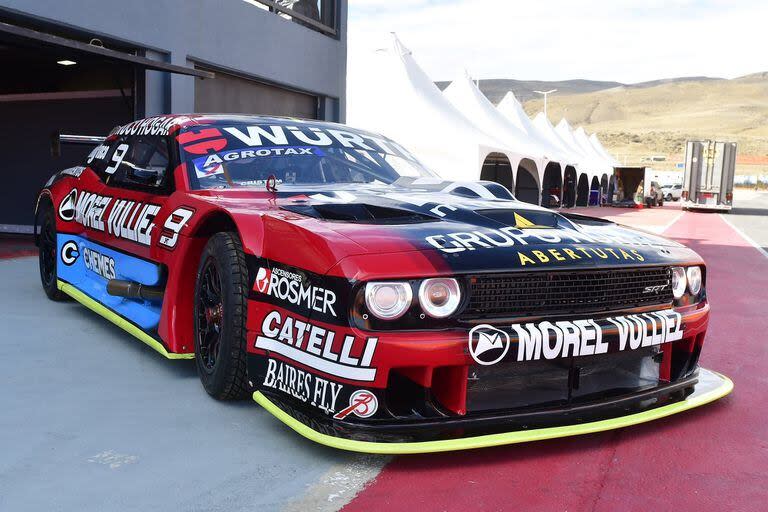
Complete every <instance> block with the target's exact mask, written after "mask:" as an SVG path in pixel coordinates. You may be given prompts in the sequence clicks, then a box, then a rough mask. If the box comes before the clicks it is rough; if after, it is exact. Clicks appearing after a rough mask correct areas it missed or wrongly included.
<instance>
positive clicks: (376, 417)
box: [248, 301, 733, 453]
mask: <svg viewBox="0 0 768 512" xmlns="http://www.w3.org/2000/svg"><path fill="white" fill-rule="evenodd" d="M654 314H655V313H649V314H644V315H645V317H647V318H646V319H647V320H651V316H652V315H654ZM658 315H661V313H659V314H657V316H656V317H654V318H655V319H656V320H660V317H659V316H658ZM675 315H677V317H678V319H679V321H678V322H677V323H675V322H672V323H670V322H666V321H665V322H661V323H658V322H655V321H654V322H652V323H653V325H654V326H656V327H655V330H652V331H642V332H646V334H648V333H654V332H655V333H657V334H658V333H659V327H660V326H661V325H662V324H663V325H664V329H662V331H664V334H665V335H674V334H676V336H671V337H670V338H669V339H666V338H664V336H662V337H661V338H659V339H656V338H655V337H653V336H651V335H648V336H645V335H643V344H642V345H641V346H637V347H636V348H633V349H632V350H620V349H619V345H620V343H619V338H620V337H621V336H624V339H625V340H628V339H629V338H627V337H626V335H627V331H625V332H624V334H623V335H621V336H620V333H621V329H619V327H620V324H622V325H625V326H627V325H629V323H628V321H627V322H618V321H615V320H616V319H619V318H624V319H625V320H626V319H627V318H629V317H626V316H625V317H611V318H613V319H614V321H611V318H601V319H597V320H595V322H593V323H592V325H593V326H594V327H595V328H598V329H600V331H601V332H602V336H603V342H605V343H607V347H608V350H607V352H606V351H605V350H604V351H603V352H601V353H600V354H599V355H598V352H597V350H596V349H595V351H594V355H589V354H586V355H585V354H581V355H579V353H575V354H572V355H570V356H568V354H567V353H565V354H564V356H563V357H559V356H558V357H554V358H549V359H547V358H544V357H543V352H542V358H538V357H536V358H533V359H530V360H529V359H527V356H525V357H523V358H522V359H521V356H522V354H523V352H522V346H528V342H529V341H530V339H532V338H530V339H529V340H528V341H526V342H523V341H521V338H520V337H519V335H520V332H521V330H520V329H517V334H511V336H510V344H509V347H517V348H510V349H509V351H508V352H504V353H505V354H506V356H504V355H502V356H501V357H500V358H499V359H497V360H495V361H494V362H492V363H488V362H487V361H486V362H483V363H481V362H480V361H479V360H477V359H474V358H475V355H476V354H475V353H474V352H473V348H472V347H473V344H472V341H471V340H472V339H473V338H472V336H473V335H472V333H471V332H472V331H470V333H469V337H470V342H469V345H468V341H467V337H466V336H467V335H466V334H465V335H464V336H463V337H462V336H457V333H431V334H429V333H427V336H429V337H425V338H419V336H418V335H419V334H423V333H413V332H411V333H393V334H388V333H387V334H386V335H385V334H384V333H377V334H378V338H377V339H378V341H377V344H376V350H375V357H373V359H372V361H373V363H372V365H371V367H370V368H368V367H364V368H359V367H355V368H350V367H347V366H340V365H330V363H329V362H328V361H327V360H324V361H322V362H323V363H324V364H323V365H320V364H319V363H320V362H321V361H319V360H318V358H317V357H315V358H314V359H308V358H307V357H308V356H306V354H304V353H300V352H299V346H300V340H299V339H298V338H297V339H296V340H294V339H290V338H286V340H287V341H288V342H295V345H290V344H289V343H286V346H285V347H283V346H282V344H281V343H282V342H280V340H279V339H271V340H267V341H269V344H265V342H264V340H263V338H262V337H261V336H259V335H258V333H255V332H254V333H252V334H251V336H252V337H253V340H252V341H251V342H250V343H251V344H252V346H253V347H254V350H252V351H251V353H249V358H248V362H249V368H248V371H249V378H251V379H252V380H253V382H254V385H255V386H257V388H256V389H258V391H257V392H256V393H255V394H254V399H255V400H256V401H257V402H258V403H260V404H261V405H263V406H264V407H265V408H267V409H268V410H269V411H270V412H271V413H273V414H274V415H276V416H277V417H278V418H279V419H280V420H281V421H283V422H285V423H286V424H288V425H289V426H290V427H291V428H293V429H294V430H296V431H298V432H299V433H301V434H302V435H304V436H305V437H308V438H310V439H312V440H315V441H317V442H320V443H323V444H327V445H329V446H334V447H338V448H342V449H348V450H356V451H364V452H375V453H417V452H425V451H446V450H456V449H465V448H477V447H482V446H493V445H498V444H507V443H517V442H524V441H531V440H538V439H547V438H552V437H562V436H568V435H576V434H581V433H589V432H596V431H600V430H607V429H611V428H619V427H623V426H627V425H631V424H635V423H642V422H645V421H650V420H652V419H656V418H660V417H664V416H668V415H670V414H674V413H677V412H681V411H683V410H687V409H690V408H693V407H697V406H699V405H703V404H705V403H708V402H710V401H712V400H715V399H717V398H720V397H722V396H724V395H726V394H728V393H729V392H730V391H731V389H732V387H733V385H732V383H731V382H730V380H728V379H727V378H725V377H723V376H721V375H718V374H716V373H714V372H711V371H708V370H704V369H700V368H699V367H698V357H699V354H700V351H701V348H702V345H703V341H704V336H705V333H706V328H707V324H708V317H709V305H708V303H707V302H706V301H703V302H701V303H699V304H696V305H688V306H683V307H681V308H678V309H676V310H675V311H674V312H671V313H669V314H667V316H666V318H667V319H671V318H673V317H674V316H675ZM283 316H285V315H283ZM635 316H636V317H637V316H638V315H635ZM661 316H664V315H661ZM273 317H274V318H277V314H276V313H273ZM635 320H638V318H635ZM574 322H577V321H576V320H574ZM560 324H563V325H562V332H563V335H565V334H564V333H566V331H567V329H566V324H567V325H572V324H573V323H572V322H568V321H564V322H558V325H560ZM264 325H266V326H267V328H268V330H270V331H271V332H272V334H273V336H274V333H276V332H277V330H278V329H277V325H278V324H277V323H269V322H267V323H265V324H264ZM573 325H575V324H573ZM639 325H643V324H642V323H640V322H639ZM645 325H648V326H649V325H650V323H648V324H645ZM572 328H573V327H572ZM678 328H679V329H678ZM280 330H281V334H280V335H279V336H287V331H285V329H284V327H281V329H280ZM473 330H474V329H473ZM548 332H549V331H548ZM640 332H641V331H638V330H636V331H635V334H638V333H640ZM366 334H367V333H366ZM440 335H442V336H443V338H438V336H440ZM629 337H630V338H632V337H633V336H632V335H630V336H629ZM307 338H308V339H312V336H311V335H307ZM316 339H318V338H317V337H316ZM549 339H550V341H552V340H554V338H553V337H552V336H550V338H549ZM558 339H559V338H558ZM563 339H565V338H563ZM583 339H587V338H586V335H584V336H583ZM345 340H346V341H351V340H352V335H348V336H346V337H345ZM357 340H358V341H362V340H366V345H365V346H369V345H368V344H367V340H368V338H365V337H362V336H359V337H358V338H357ZM653 340H656V341H653ZM326 341H327V340H326ZM346 341H345V342H344V343H343V344H337V345H333V344H332V343H331V342H327V343H326V344H325V347H328V355H329V357H330V358H331V359H333V360H337V359H338V360H339V361H341V360H342V359H343V358H342V357H341V355H340V354H341V353H334V350H338V347H339V346H340V345H345V346H346ZM638 341H639V339H638ZM646 341H647V342H649V343H648V344H647V345H646ZM605 343H604V344H603V349H605V348H606V347H605ZM320 345H321V344H320V342H319V341H318V342H317V343H316V352H320V350H319V349H320ZM550 345H551V343H550ZM303 346H305V345H303ZM303 346H302V347H303ZM334 347H336V348H334ZM358 348H362V347H358ZM583 348H584V346H582V349H583ZM627 348H629V347H628V346H627ZM342 352H343V351H342ZM323 353H324V352H323ZM350 353H355V354H359V353H360V352H350ZM371 353H373V352H371ZM491 353H492V352H491ZM525 353H526V354H527V352H525ZM565 356H568V357H565ZM363 359H364V358H363V357H361V358H360V360H361V361H362V360H363ZM473 359H474V360H473ZM312 364H314V365H315V366H314V367H313V366H311V365H312ZM340 369H341V370H344V371H350V372H353V373H347V375H346V376H352V377H357V376H361V377H366V376H368V373H361V371H362V372H369V373H372V374H371V375H370V380H369V381H367V382H358V381H354V380H349V379H345V378H344V377H345V375H342V373H343V372H342V371H339V370H340ZM333 372H336V373H337V375H334V374H333ZM358 393H362V396H363V398H367V399H368V400H369V401H370V402H371V403H372V404H373V405H372V406H371V408H370V409H367V408H366V407H365V406H363V407H362V409H358V408H357V407H356V405H359V404H358V403H357V400H358V399H359V398H360V395H358ZM350 410H351V411H352V412H353V413H349V411H350ZM370 411H373V412H371V414H365V413H366V412H370ZM358 413H360V414H358Z"/></svg>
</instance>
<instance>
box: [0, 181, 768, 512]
mask: <svg viewBox="0 0 768 512" xmlns="http://www.w3.org/2000/svg"><path fill="white" fill-rule="evenodd" d="M742 199H743V201H742ZM736 202H737V204H739V206H740V208H744V210H745V211H744V212H741V211H738V210H737V211H734V212H733V214H731V215H729V216H722V217H721V216H720V215H716V214H715V215H713V214H705V213H685V214H682V213H681V211H680V210H679V208H677V207H675V206H674V205H671V206H669V207H665V208H663V209H655V210H650V211H648V210H617V209H608V208H602V209H599V208H598V209H590V211H589V213H594V214H597V215H602V216H611V217H612V218H613V219H614V220H617V221H619V222H623V223H627V224H633V225H640V226H643V227H644V228H646V229H649V230H651V231H655V232H665V234H666V235H669V236H673V237H675V238H677V239H680V240H682V241H684V242H685V243H688V244H690V245H691V246H693V247H694V248H695V249H696V250H698V251H699V252H700V253H701V254H702V255H703V256H704V257H705V259H706V260H707V262H708V265H709V283H708V290H709V294H710V299H711V301H712V304H713V317H712V323H711V327H710V332H709V335H708V337H707V343H706V345H705V352H704V355H703V363H704V364H705V365H707V366H709V367H712V368H714V369H717V370H720V371H723V372H724V373H727V374H728V375H729V376H731V377H732V378H733V379H734V381H735V383H736V390H735V392H734V394H733V395H732V396H730V397H729V398H727V399H725V400H723V401H721V402H719V403H716V404H712V405H710V406H707V407H706V408H703V409H700V410H697V411H691V412H689V413H685V414H684V415H680V416H678V417H674V418H669V419H666V420H661V421H657V422H655V423H652V424H647V425H642V426H637V427H632V428H629V429H624V430H619V431H613V432H607V433H602V434H595V435H589V436H582V437H577V438H571V439H561V440H554V441H548V442H540V443H532V444H528V445H516V446H509V447H505V448H495V449H487V450H476V451H471V452H464V453H451V454H440V455H423V456H411V457H399V458H395V459H394V460H392V461H391V462H390V463H389V464H388V465H387V466H386V467H385V468H384V469H383V471H381V472H380V470H381V467H382V466H383V465H384V464H385V463H386V462H388V459H386V458H383V457H377V456H370V457H368V456H358V455H352V454H347V453H344V452H338V451H333V450H330V449H325V448H323V447H320V446H317V445H314V444H312V443H309V442H307V441H304V440H303V439H302V438H300V437H298V436H297V435H295V434H293V433H292V432H290V431H289V430H288V429H287V428H285V427H283V426H282V425H281V424H279V423H278V422H276V421H275V420H274V419H273V418H271V417H270V416H269V415H268V414H267V413H266V412H265V411H263V410H261V409H260V408H259V407H258V406H257V405H255V404H251V403H240V404H221V403H217V402H215V401H213V400H211V399H209V398H208V397H207V395H205V393H204V392H203V390H202V389H201V387H200V385H199V384H198V382H197V377H196V375H195V371H194V367H193V365H192V364H191V362H190V361H166V360H164V359H163V358H162V357H160V356H159V355H157V354H156V353H154V352H153V351H152V350H150V349H148V348H146V347H145V346H144V345H143V344H141V343H139V342H137V341H135V340H134V339H133V338H132V337H130V336H129V335H127V334H124V333H122V331H120V330H119V329H117V328H115V327H113V326H112V325H111V324H109V323H108V322H106V321H104V320H102V319H101V318H100V317H98V316H96V315H94V314H92V313H90V312H89V311H87V310H85V309H84V308H82V307H81V306H79V305H77V304H75V303H63V304H55V303H52V302H50V301H48V300H47V299H45V296H44V295H43V293H42V291H41V289H40V287H39V280H38V277H37V268H36V260H35V259H34V258H17V259H11V260H0V282H2V283H3V290H4V292H5V293H3V294H2V296H0V326H2V328H3V329H4V332H5V333H6V334H5V335H3V336H2V337H0V374H1V375H2V376H3V378H2V381H1V382H2V384H3V386H2V388H3V393H2V394H0V408H2V411H3V414H2V415H0V454H2V455H0V511H5V510H9V511H10V510H13V511H24V510H78V511H89V510H110V511H111V510H116V511H117V510H120V511H122V510H142V511H143V510H163V511H166V510H167V511H174V510H249V511H254V510H259V511H261V510H278V509H284V510H295V511H304V510H336V509H338V508H340V507H342V506H344V505H345V504H346V503H347V502H348V501H349V500H350V499H351V498H352V496H353V495H354V494H355V493H356V492H357V491H359V490H360V489H361V488H362V487H363V486H364V485H365V483H366V482H367V481H368V480H372V481H371V483H370V484H369V485H368V487H367V488H366V489H365V490H363V491H362V492H360V493H359V494H358V495H357V497H356V498H355V499H354V500H353V501H351V503H349V504H347V505H346V507H345V510H348V511H357V510H360V511H369V510H379V509H383V508H389V509H395V510H413V509H416V508H418V509H420V510H422V511H423V512H427V511H431V510H505V509H515V510H546V511H549V510H569V511H587V510H590V511H591V510H643V511H646V510H648V509H654V510H656V511H657V512H660V511H665V510H697V512H702V511H704V512H705V511H709V510H713V511H714V510H717V511H718V512H722V510H764V509H765V503H766V500H767V499H768V474H767V473H766V469H768V441H766V440H767V439H768V423H766V422H765V421H764V418H765V416H766V412H768V411H766V406H765V405H764V397H765V396H768V379H767V378H766V377H765V368H764V366H765V363H764V362H765V361H766V359H767V357H768V344H766V343H765V341H764V333H765V332H766V331H768V316H766V315H764V313H763V309H764V305H765V303H766V296H767V295H768V293H767V292H766V290H767V289H768V259H767V258H766V257H764V256H763V255H762V254H761V253H760V252H758V251H757V250H756V249H754V248H753V247H752V246H751V245H750V244H749V243H748V242H747V241H745V239H744V238H742V237H741V236H740V235H739V234H738V233H737V232H736V231H735V230H734V229H733V228H731V226H730V225H729V224H728V223H726V222H725V221H724V220H723V219H728V221H730V222H732V223H733V224H734V225H737V226H738V227H739V228H740V229H742V230H743V231H744V232H745V233H746V234H747V236H749V237H750V238H752V239H755V240H760V241H761V242H760V243H762V245H766V241H765V240H766V238H764V237H765V236H768V235H767V233H768V229H766V227H765V222H766V218H767V217H765V216H763V215H760V211H758V210H766V213H768V195H760V194H757V195H755V194H751V195H748V196H746V197H743V198H741V197H739V196H738V195H737V201H736ZM747 210H748V211H747ZM580 213H586V211H585V210H580ZM6 254H7V253H6ZM10 254H11V255H16V256H18V255H19V254H18V253H10ZM0 256H2V247H0Z"/></svg>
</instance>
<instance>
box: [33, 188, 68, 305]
mask: <svg viewBox="0 0 768 512" xmlns="http://www.w3.org/2000/svg"><path fill="white" fill-rule="evenodd" d="M41 209H42V210H41V212H40V237H39V239H38V248H37V249H38V252H37V261H38V266H39V267H40V282H41V284H42V285H43V290H44V291H45V294H46V295H47V296H48V298H49V299H51V300H55V301H63V300H65V299H66V295H64V294H63V293H62V292H61V290H59V285H58V280H59V277H58V264H59V263H58V259H59V258H58V254H57V252H58V248H57V245H56V214H55V213H54V211H53V205H51V203H50V202H48V201H46V202H44V203H43V205H42V206H41Z"/></svg>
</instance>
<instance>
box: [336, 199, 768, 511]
mask: <svg viewBox="0 0 768 512" xmlns="http://www.w3.org/2000/svg"><path fill="white" fill-rule="evenodd" d="M590 210H595V211H590V212H589V214H593V215H594V214H598V215H601V216H608V215H611V216H614V215H615V214H616V212H615V210H616V209H608V208H602V209H601V208H595V209H590ZM582 211H583V210H582ZM582 211H579V212H578V213H582ZM640 211H642V210H638V212H640ZM651 211H652V212H654V213H652V216H653V219H652V221H651V223H652V224H654V225H656V226H662V227H663V226H665V225H668V223H669V222H672V221H674V220H675V218H677V220H676V221H675V222H674V223H673V224H672V225H671V227H669V228H668V229H667V230H666V232H665V233H664V234H665V235H666V236H670V237H673V238H675V239H677V240H679V241H681V242H683V243H685V244H687V245H689V246H691V247H692V248H693V249H695V250H696V251H698V252H699V253H700V254H701V255H702V256H703V257H704V258H705V260H706V261H707V264H708V277H707V289H708V294H709V299H710V302H711V304H712V316H711V322H710V327H709V332H708V334H707V339H706V343H705V346H704V351H703V355H702V359H701V362H702V365H703V366H705V367H708V368H711V369H713V370H717V371H720V372H722V373H725V374H726V375H728V376H729V377H731V379H733V381H734V383H735V390H734V392H733V393H732V394H731V395H730V396H728V397H726V398H725V399H722V400H720V401H718V402H715V403H713V404H710V405H707V406H704V407H701V408H699V409H696V410H693V411H688V412H685V413H682V414H680V415H677V416H673V417H671V418H665V419H662V420H658V421H655V422H651V423H647V424H643V425H638V426H634V427H631V428H626V429H621V430H616V431H611V432H604V433H599V434H591V435H587V436H580V437H573V438H564V439H558V440H553V441H544V442H537V443H531V444H521V445H510V446H507V447H502V448H489V449H482V450H474V451H466V452H454V453H446V454H436V455H433V454H427V455H418V456H403V457H398V458H395V459H394V460H393V461H392V462H391V463H390V464H389V465H388V466H387V467H385V468H384V470H383V471H382V472H381V474H380V475H379V476H378V477H377V478H376V479H375V480H374V481H373V482H372V483H371V484H370V485H369V486H368V487H367V488H366V489H365V490H363V491H362V492H361V493H360V494H359V495H358V496H357V497H356V498H355V499H354V500H353V501H352V502H351V503H349V504H348V505H347V506H346V507H345V508H344V510H345V511H347V512H354V511H366V512H367V511H370V510H383V509H386V510H419V511H420V512H428V511H433V510H440V511H454V510H456V511H465V510H521V511H522V510H524V511H569V512H579V511H606V512H607V511H616V510H621V511H642V512H647V511H654V512H660V511H667V510H669V511H672V510H677V511H681V510H693V511H696V512H707V511H713V512H714V511H717V512H722V511H724V510H729V511H730V510H733V511H736V510H738V511H752V510H754V511H758V510H760V511H763V510H766V509H768V419H767V418H768V405H767V404H768V401H767V400H766V397H768V365H767V364H766V363H768V342H766V339H765V333H766V332H768V316H766V315H765V313H764V309H765V305H766V297H767V296H768V292H766V290H768V259H766V258H765V257H764V256H763V255H762V254H761V253H759V252H758V251H757V250H755V249H754V248H753V247H752V246H751V245H749V244H748V243H747V242H746V241H745V240H744V239H743V238H741V236H740V235H739V234H737V233H736V232H735V231H734V230H733V229H732V228H730V227H729V226H728V225H727V224H726V223H725V222H724V221H723V220H722V219H721V218H720V217H719V216H718V215H711V214H701V213H684V214H683V215H682V216H680V210H679V209H667V208H664V209H658V210H655V211H654V210H651ZM585 213H586V212H585ZM617 216H618V217H623V218H622V219H614V220H617V221H619V222H623V223H627V224H635V223H636V222H630V220H631V221H637V220H638V219H642V220H643V221H644V222H647V219H648V218H649V216H643V217H639V216H636V215H635V214H634V212H629V213H625V214H619V215H617ZM625 219H627V220H625ZM646 227H647V226H646Z"/></svg>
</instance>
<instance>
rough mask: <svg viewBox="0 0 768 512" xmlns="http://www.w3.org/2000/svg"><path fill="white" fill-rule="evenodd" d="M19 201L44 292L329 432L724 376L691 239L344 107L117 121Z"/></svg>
mask: <svg viewBox="0 0 768 512" xmlns="http://www.w3.org/2000/svg"><path fill="white" fill-rule="evenodd" d="M35 219H36V226H37V227H38V228H39V229H38V231H39V236H38V237H37V242H38V245H39V247H40V251H39V253H40V256H39V264H40V277H41V281H42V286H43V289H44V290H45V293H46V294H47V295H48V297H49V298H50V299H52V300H60V299H63V298H65V297H71V298H73V299H75V300H76V301H78V302H80V303H82V304H84V305H85V306H87V307H88V308H89V309H91V310H92V311H94V312H96V313H97V314H99V315H102V316H104V317H106V318H107V319H109V320H110V321H112V322H113V323H115V324H116V325H118V326H119V327H121V328H123V329H125V330H126V331H128V332H129V333H131V334H133V335H134V336H136V337H137V338H138V339H139V340H141V341H143V342H144V343H146V344H147V345H149V346H150V347H152V348H154V349H155V350H156V351H158V352H159V353H161V354H162V355H163V356H165V357H167V358H170V359H194V361H195V365H196V367H197V372H198V375H199V378H200V381H201V382H202V386H203V388H204V389H205V390H206V391H207V392H208V394H210V395H211V396H212V397H214V398H216V399H219V400H233V399H239V398H243V397H246V396H249V397H253V399H254V400H255V401H256V402H258V403H259V404H261V405H262V406H263V407H264V408H266V409H267V410H268V411H269V412H270V413H272V414H273V415H275V416H276V417H277V418H278V419H279V420H281V421H283V422H284V423H286V424H288V425H289V426H290V427H291V428H293V429H294V430H295V431H297V432H298V433H299V434H301V435H304V436H306V437H308V438H310V439H312V440H315V441H317V442H320V443H324V444H327V445H330V446H334V447H337V448H343V449H349V450H356V451H366V452H381V453H412V452H425V451H443V450H453V449H463V448H476V447H481V446H493V445H499V444H504V443H516V442H522V441H531V440H537V439H547V438H552V437H558V436H566V435H574V434H582V433H589V432H595V431H599V430H605V429H611V428H623V427H626V426H628V425H631V424H636V423H641V422H645V421H648V420H651V419H655V418H663V417H666V416H668V415H670V414H674V413H677V412H680V411H683V410H686V409H691V408H693V407H697V406H699V405H703V404H705V403H708V402H710V401H712V400H715V399H717V398H719V397H721V396H724V395H725V394H727V393H729V392H730V390H731V388H732V384H731V382H730V380H728V379H727V378H726V377H724V376H722V375H720V374H718V373H716V372H713V371H709V370H706V369H703V368H700V367H699V364H698V362H699V354H700V353H701V349H702V344H703V341H704V335H705V333H706V331H707V322H708V319H709V310H710V305H709V302H708V301H707V292H706V270H705V265H704V261H702V259H701V257H699V255H698V254H696V253H695V252H694V251H692V250H691V249H688V248H686V247H684V246H683V245H681V244H679V243H677V242H674V241H671V240H667V239H664V238H662V237H659V236H655V235H652V234H649V233H645V232H641V231H635V230H633V229H630V228H626V227H621V226H618V225H616V224H613V223H611V222H607V221H603V220H599V219H593V218H590V217H585V216H581V215H575V214H574V215H568V214H560V213H557V212H555V211H552V210H548V209H546V208H541V207H538V206H533V205H530V204H527V203H524V202H521V201H518V200H515V199H514V198H513V196H512V195H511V194H510V192H509V191H508V190H507V189H506V188H504V187H503V186H501V185H499V184H497V183H492V182H466V183H452V182H445V181H443V180H441V179H440V178H438V177H437V176H436V175H435V174H433V173H432V172H430V171H429V170H427V169H425V168H424V167H423V166H422V165H421V164H420V163H419V162H418V161H417V160H416V159H415V158H413V156H411V155H410V154H409V153H408V151H407V150H405V149H403V148H402V147H401V146H399V145H398V144H397V143H396V142H394V141H391V140H390V139H387V138H386V137H383V136H381V135H377V134H373V133H369V132H364V131H360V130H354V129H352V128H349V127H346V126H343V125H338V124H333V123H322V122H317V121H303V120H299V119H283V118H274V117H257V116H234V115H187V116H164V117H155V118H149V119H145V120H141V121H137V122H134V123H131V124H128V125H126V126H122V127H118V128H117V129H115V130H114V131H113V132H112V133H111V134H110V135H109V136H108V137H106V138H105V139H103V140H102V141H101V142H100V144H99V145H98V146H97V147H96V148H94V150H93V151H92V152H91V153H90V155H88V157H87V158H86V159H85V160H84V161H83V162H82V165H80V166H78V167H74V168H69V169H65V170H63V171H61V172H59V173H57V174H56V175H54V176H53V177H52V178H51V179H50V180H49V181H48V183H47V184H46V185H45V187H44V189H43V190H42V192H41V193H40V195H39V197H38V200H37V206H36V209H35ZM38 231H36V232H38ZM70 311H72V309H71V308H66V309H62V313H65V312H70ZM80 335H82V336H88V333H85V332H84V333H80ZM90 341H92V342H93V343H100V342H102V341H103V340H89V342H90ZM136 378H137V379H138V378H140V376H137V377H136ZM115 385H120V386H130V381H126V380H121V381H120V382H119V383H116V382H113V383H104V389H105V390H108V389H109V388H110V387H111V386H115ZM166 391H167V390H162V389H158V390H157V392H158V393H163V392H166ZM106 392H108V391H106ZM137 399H138V398H137ZM141 399H142V400H147V399H149V400H151V397H141ZM215 410H216V409H214V408H211V409H210V410H209V411H201V414H212V413H213V411H215ZM219 442H221V440H219ZM255 442H257V440H255Z"/></svg>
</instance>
